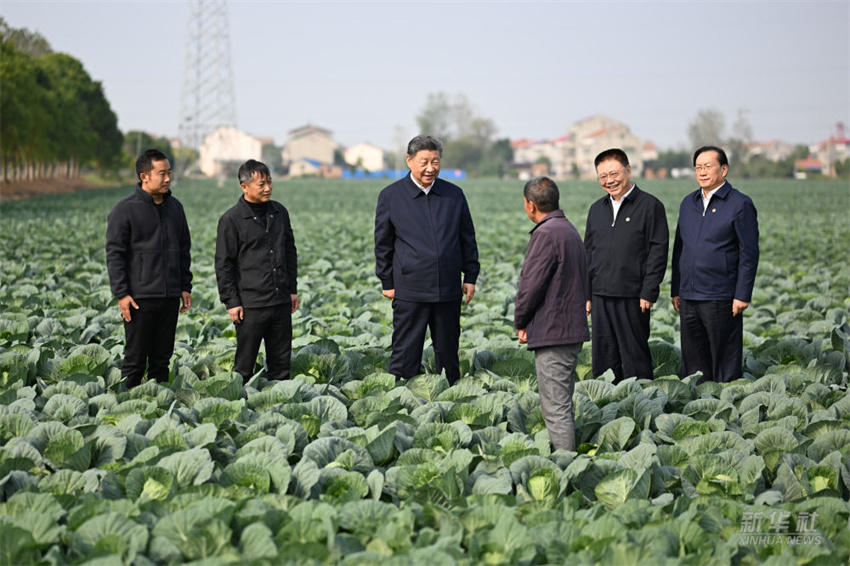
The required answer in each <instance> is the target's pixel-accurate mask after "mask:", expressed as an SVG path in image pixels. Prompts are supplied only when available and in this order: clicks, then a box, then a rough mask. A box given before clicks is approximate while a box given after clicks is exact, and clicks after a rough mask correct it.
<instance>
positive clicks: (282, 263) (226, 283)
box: [215, 159, 298, 381]
mask: <svg viewBox="0 0 850 566" xmlns="http://www.w3.org/2000/svg"><path fill="white" fill-rule="evenodd" d="M238 175H239V186H240V187H241V188H242V196H241V197H240V198H239V201H238V202H237V203H236V205H235V206H233V207H232V208H230V209H229V210H228V211H227V212H225V213H224V214H223V215H222V216H221V218H220V219H219V221H218V234H217V236H216V245H215V277H216V280H217V282H218V293H219V296H220V298H221V302H222V303H224V306H225V307H227V312H228V314H229V315H230V320H232V321H233V323H234V324H235V325H236V361H235V363H234V366H233V370H234V371H235V372H237V373H239V374H241V375H242V378H243V379H244V380H245V381H247V380H248V379H250V378H251V377H252V376H253V375H254V364H255V363H256V361H257V354H258V353H259V351H260V342H262V341H264V342H265V345H266V364H267V366H268V378H269V379H271V380H278V379H288V378H289V367H290V359H291V356H292V313H294V312H295V309H297V308H298V283H297V281H298V255H297V250H296V249H295V238H294V237H293V235H292V226H291V225H290V222H289V212H288V211H287V210H286V208H285V207H284V206H283V205H282V204H280V203H279V202H276V201H273V200H271V196H272V177H271V172H270V171H269V168H268V167H267V166H266V165H265V164H263V163H260V162H259V161H255V160H253V159H249V160H248V161H246V162H245V163H243V164H242V166H241V167H240V168H239V173H238Z"/></svg>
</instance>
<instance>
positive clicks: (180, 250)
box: [106, 149, 192, 388]
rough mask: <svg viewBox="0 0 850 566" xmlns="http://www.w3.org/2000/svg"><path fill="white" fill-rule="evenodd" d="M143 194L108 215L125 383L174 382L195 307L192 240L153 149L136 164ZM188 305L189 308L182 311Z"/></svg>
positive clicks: (162, 159) (163, 162) (167, 172)
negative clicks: (178, 348) (177, 343)
mask: <svg viewBox="0 0 850 566" xmlns="http://www.w3.org/2000/svg"><path fill="white" fill-rule="evenodd" d="M136 175H137V176H138V178H139V182H138V183H137V184H136V190H135V191H134V192H133V194H131V195H130V196H128V197H125V198H124V199H122V200H121V201H120V202H118V204H116V205H115V207H114V208H113V209H112V212H110V213H109V218H108V220H107V226H106V269H107V271H108V272H109V284H110V286H111V288H112V294H113V295H114V296H115V298H116V299H118V307H119V309H120V310H121V318H123V319H124V337H125V340H126V345H125V347H124V363H123V365H122V366H121V376H122V377H123V378H124V380H125V385H126V386H127V387H128V388H130V387H135V386H136V385H139V384H140V383H141V382H142V376H143V375H144V373H145V367H147V369H148V378H149V379H155V380H156V381H157V382H160V383H163V382H167V381H168V363H169V361H170V360H171V355H172V354H173V353H174V335H175V332H176V329H177V312H178V309H179V311H180V312H186V311H187V310H189V307H190V306H192V295H191V293H192V272H191V271H190V270H189V267H190V264H191V253H190V251H191V247H192V241H191V238H190V237H189V225H188V224H187V223H186V214H185V213H184V212H183V205H181V204H180V202H179V201H178V200H177V199H176V198H174V197H173V196H172V195H171V190H170V189H169V186H170V185H171V165H170V164H169V163H168V159H167V158H166V156H165V154H163V153H162V152H160V151H159V150H156V149H149V150H147V151H146V152H144V153H143V154H141V155H140V156H139V158H138V159H137V160H136ZM181 303H182V305H181Z"/></svg>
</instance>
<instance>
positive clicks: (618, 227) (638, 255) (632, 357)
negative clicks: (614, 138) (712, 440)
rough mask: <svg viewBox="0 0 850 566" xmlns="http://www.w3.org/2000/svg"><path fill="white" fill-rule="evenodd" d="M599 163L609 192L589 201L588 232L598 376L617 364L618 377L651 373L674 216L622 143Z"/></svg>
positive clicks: (617, 379) (642, 376)
mask: <svg viewBox="0 0 850 566" xmlns="http://www.w3.org/2000/svg"><path fill="white" fill-rule="evenodd" d="M594 164H595V166H596V174H597V176H598V179H599V184H600V185H601V186H602V189H603V190H604V191H605V192H606V193H607V194H606V195H605V196H604V197H602V198H601V199H599V200H598V201H596V202H594V203H593V204H592V205H591V206H590V210H589V211H588V213H587V224H586V227H585V230H584V247H585V251H586V252H587V275H588V286H587V287H588V288H587V293H588V296H587V314H589V315H590V316H591V321H592V323H593V324H592V329H591V334H592V349H593V376H594V377H599V376H601V375H602V374H603V373H605V372H606V371H607V370H609V369H610V370H612V371H613V372H614V383H619V382H621V381H623V380H624V379H626V378H628V377H633V376H634V377H637V378H638V379H652V377H653V367H652V353H651V352H650V350H649V312H650V309H652V305H653V304H654V303H655V302H657V301H658V295H659V293H660V290H659V288H660V286H661V281H662V279H664V272H665V271H666V270H667V249H668V247H669V240H670V233H669V231H668V228H667V215H666V213H665V211H664V205H663V204H661V201H660V200H658V199H657V198H655V197H654V196H652V195H651V194H649V193H647V192H644V191H642V190H640V189H639V188H638V187H637V185H635V184H634V183H633V182H632V178H631V175H632V167H631V165H629V158H628V156H627V155H626V153H625V152H624V151H623V150H622V149H619V148H612V149H608V150H605V151H603V152H602V153H600V154H599V155H597V156H596V159H595V160H594Z"/></svg>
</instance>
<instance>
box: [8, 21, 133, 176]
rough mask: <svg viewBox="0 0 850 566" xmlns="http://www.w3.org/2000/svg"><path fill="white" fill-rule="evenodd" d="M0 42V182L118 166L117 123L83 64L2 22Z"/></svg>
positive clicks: (120, 137) (34, 35)
mask: <svg viewBox="0 0 850 566" xmlns="http://www.w3.org/2000/svg"><path fill="white" fill-rule="evenodd" d="M0 41H2V45H0V49H2V52H0V83H2V89H0V115H1V116H2V121H3V122H2V128H0V169H2V172H0V179H2V180H3V181H16V180H35V179H55V178H73V177H78V176H79V175H80V168H81V167H96V168H97V169H99V170H101V171H116V170H118V169H119V168H120V167H122V165H124V163H123V162H122V161H123V159H124V158H123V152H122V144H123V142H124V136H123V134H122V133H121V131H120V130H119V129H118V118H117V117H116V116H115V113H114V112H113V111H112V109H111V108H110V106H109V102H108V101H107V100H106V97H105V96H104V93H103V87H102V86H101V83H100V82H98V81H93V80H92V78H91V77H90V76H89V74H88V73H87V72H86V70H85V68H83V65H82V63H81V62H80V61H78V60H77V59H75V58H74V57H72V56H70V55H66V54H64V53H54V52H53V50H52V49H51V48H50V45H49V44H48V42H47V40H45V39H44V37H42V36H41V35H40V34H38V33H37V32H30V31H28V30H18V29H12V28H10V27H9V26H8V25H7V24H6V21H5V20H4V19H3V18H0Z"/></svg>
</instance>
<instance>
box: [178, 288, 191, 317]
mask: <svg viewBox="0 0 850 566" xmlns="http://www.w3.org/2000/svg"><path fill="white" fill-rule="evenodd" d="M180 300H182V301H183V306H181V307H180V312H186V311H187V310H189V309H190V308H191V307H192V293H190V292H189V291H182V292H181V293H180Z"/></svg>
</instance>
